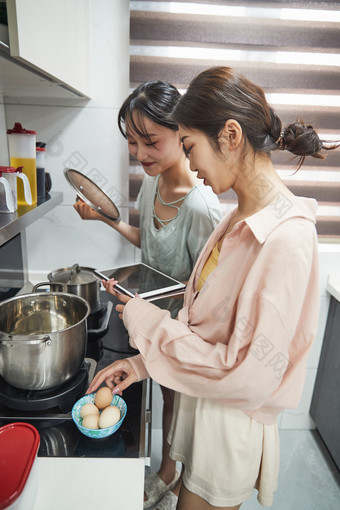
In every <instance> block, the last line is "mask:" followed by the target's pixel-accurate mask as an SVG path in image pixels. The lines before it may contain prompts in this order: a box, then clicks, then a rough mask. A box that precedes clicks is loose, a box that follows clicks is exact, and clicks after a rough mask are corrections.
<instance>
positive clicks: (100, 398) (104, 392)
mask: <svg viewBox="0 0 340 510" xmlns="http://www.w3.org/2000/svg"><path fill="white" fill-rule="evenodd" d="M111 402H112V392H111V390H110V388H109V387H108V386H103V387H102V388H99V390H98V391H97V393H96V396H95V398H94V403H95V404H96V406H97V407H98V409H104V407H107V406H109V405H110V404H111Z"/></svg>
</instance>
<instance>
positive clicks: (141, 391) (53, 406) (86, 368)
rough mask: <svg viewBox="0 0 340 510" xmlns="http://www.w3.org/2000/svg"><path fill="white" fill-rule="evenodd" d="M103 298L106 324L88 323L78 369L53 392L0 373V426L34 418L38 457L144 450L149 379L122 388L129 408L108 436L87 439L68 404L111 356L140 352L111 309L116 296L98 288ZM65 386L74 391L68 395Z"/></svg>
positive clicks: (133, 453)
mask: <svg viewBox="0 0 340 510" xmlns="http://www.w3.org/2000/svg"><path fill="white" fill-rule="evenodd" d="M101 301H102V303H103V304H104V305H105V306H103V309H105V310H106V309H107V308H108V309H109V312H110V316H109V318H108V317H107V318H105V317H104V315H103V318H102V320H103V321H104V323H105V324H104V326H102V325H101V324H99V327H98V325H96V326H94V325H92V326H93V327H92V332H91V329H90V330H89V335H88V347H87V352H86V358H85V361H84V364H83V365H82V367H81V370H80V373H79V374H77V376H76V377H75V378H74V379H72V380H71V381H69V382H68V383H67V384H65V385H63V386H62V387H59V388H57V389H56V393H55V394H53V391H51V390H48V391H47V390H46V391H42V392H23V391H22V390H17V391H16V390H15V388H13V387H10V388H8V385H7V383H6V382H5V381H3V379H1V378H0V426H2V425H6V424H8V423H13V422H18V421H24V422H28V423H32V425H34V426H35V427H36V428H37V429H38V431H39V434H40V448H39V451H38V455H39V456H41V457H46V456H55V457H132V458H136V457H140V456H144V455H145V451H144V448H145V406H146V388H147V384H149V381H144V382H140V383H136V384H133V385H132V386H130V388H128V389H127V390H125V391H124V394H123V398H124V400H125V401H126V404H127V414H126V417H125V420H124V422H123V424H122V425H121V427H120V428H119V430H118V431H117V432H116V433H115V434H113V435H112V436H110V437H108V438H104V439H90V438H88V437H86V436H84V435H83V434H81V432H80V431H79V430H78V429H77V427H76V426H75V424H74V423H73V420H72V416H71V409H72V406H73V404H74V402H76V400H78V398H80V397H81V396H82V395H84V394H85V392H86V389H87V387H88V382H89V379H90V380H91V379H92V377H93V375H94V374H95V373H97V372H98V371H99V370H101V369H102V368H104V367H106V366H108V365H110V364H111V363H112V362H113V361H116V360H118V359H122V358H125V357H129V356H133V355H135V354H137V353H138V351H136V350H135V349H132V348H131V347H130V345H129V343H128V334H127V331H126V329H125V327H124V325H123V323H122V321H121V320H120V319H119V317H118V314H117V312H116V311H115V306H116V304H117V300H116V299H115V298H114V297H113V296H110V295H108V294H107V293H106V292H101ZM68 386H71V387H72V388H73V390H72V391H73V392H75V393H72V394H71V396H70V394H69V393H68ZM74 388H75V389H74ZM26 393H27V394H26ZM32 393H33V394H32ZM39 394H40V395H39ZM39 398H40V399H41V400H48V401H49V404H50V405H48V406H47V408H45V406H44V405H42V404H41V403H39ZM16 399H18V400H19V401H20V404H19V405H16V403H15V402H16ZM30 400H31V402H30Z"/></svg>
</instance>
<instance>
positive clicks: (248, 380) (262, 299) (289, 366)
mask: <svg viewBox="0 0 340 510" xmlns="http://www.w3.org/2000/svg"><path fill="white" fill-rule="evenodd" d="M316 208H317V203H316V201H315V200H312V199H307V198H301V197H295V198H293V199H291V198H290V197H289V199H288V198H287V197H285V196H283V195H280V196H278V197H277V200H276V201H275V202H273V203H271V204H270V205H268V206H267V207H266V208H264V209H262V210H261V211H259V212H258V213H256V214H254V215H253V216H250V217H248V218H247V219H246V220H244V221H241V222H239V223H237V224H236V225H235V226H234V228H233V229H232V231H231V232H230V233H229V234H228V235H227V236H226V237H225V239H224V241H223V244H222V247H221V251H220V256H219V260H218V265H217V267H216V269H215V270H214V271H213V272H212V273H211V274H210V275H209V277H208V278H207V280H206V282H205V284H204V286H203V288H202V290H201V291H200V292H199V293H198V292H197V291H196V284H197V281H198V278H199V275H200V273H201V270H202V268H203V265H204V263H205V261H206V259H207V257H208V256H209V254H210V252H211V250H212V249H213V247H214V245H215V244H216V242H217V241H218V240H219V239H220V238H221V237H222V235H223V234H224V232H225V230H226V228H227V226H228V224H229V221H230V217H231V214H232V213H230V214H228V215H227V216H226V217H225V218H224V219H223V220H222V221H221V223H220V224H219V225H218V226H217V227H216V229H215V230H214V232H213V234H212V235H211V237H210V238H209V240H208V241H207V243H206V245H205V247H204V249H203V250H202V253H201V255H200V257H199V259H198V261H197V263H196V265H195V268H194V270H193V273H192V275H191V278H190V280H189V283H188V286H187V289H186V294H185V299H184V307H183V309H182V310H181V311H180V312H179V316H178V320H175V319H171V317H170V314H169V312H167V311H165V310H161V309H159V308H158V307H157V306H155V305H153V304H152V303H148V302H146V301H144V300H143V299H140V298H135V299H132V300H130V301H129V303H128V304H127V305H126V306H125V309H124V313H123V320H124V324H125V326H126V328H127V330H128V332H129V335H130V344H131V345H132V346H133V347H135V348H137V349H139V351H140V354H139V355H138V356H136V357H133V358H130V361H131V363H132V365H133V367H134V368H135V370H136V372H137V375H138V378H139V380H141V379H143V378H146V377H148V376H150V377H152V378H153V379H155V380H156V381H157V382H159V383H160V384H162V385H163V386H166V387H169V388H172V389H174V390H176V391H179V392H182V393H186V394H188V395H191V396H195V397H202V398H212V399H215V400H218V401H221V402H224V403H225V404H226V405H228V406H233V407H237V408H239V409H241V410H243V411H244V412H245V413H247V414H248V415H249V416H251V417H253V418H255V419H256V420H258V421H260V422H262V423H265V424H271V423H274V422H275V419H276V416H277V415H278V414H279V413H280V412H281V411H282V410H283V409H286V408H294V407H296V406H297V405H298V401H299V398H300V396H301V392H302V388H303V383H304V379H305V372H306V363H307V354H308V352H309V350H310V347H311V344H312V342H313V339H314V337H315V333H316V327H317V322H318V309H319V289H318V279H319V278H318V250H317V236H316V230H315V216H316Z"/></svg>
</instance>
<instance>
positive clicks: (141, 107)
mask: <svg viewBox="0 0 340 510" xmlns="http://www.w3.org/2000/svg"><path fill="white" fill-rule="evenodd" d="M179 97H180V93H179V92H178V90H177V89H176V87H174V86H173V85H171V83H168V82H165V81H146V82H144V83H141V84H140V85H139V86H138V87H137V88H136V89H135V90H134V91H133V92H132V93H131V94H130V95H129V97H127V99H125V101H124V103H123V104H122V106H121V108H120V110H119V113H118V127H119V130H120V132H121V133H122V135H123V136H124V138H127V135H126V130H127V129H130V130H132V131H134V132H135V133H137V134H138V135H139V136H142V137H144V138H146V139H148V140H149V136H148V133H147V130H146V128H145V126H144V121H143V118H144V117H147V118H148V119H150V120H151V121H153V122H155V123H156V124H160V125H161V126H164V127H166V128H168V129H171V130H172V131H178V124H177V123H176V122H175V121H174V120H172V119H171V118H170V114H171V112H172V110H173V109H174V106H175V105H176V103H177V101H178V99H179ZM133 114H134V115H133ZM149 141H150V140H149Z"/></svg>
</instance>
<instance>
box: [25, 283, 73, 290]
mask: <svg viewBox="0 0 340 510" xmlns="http://www.w3.org/2000/svg"><path fill="white" fill-rule="evenodd" d="M45 285H49V286H50V290H51V286H52V285H56V286H58V287H59V288H60V290H61V292H67V285H66V284H63V283H61V282H40V283H37V284H36V285H34V287H33V289H32V292H37V289H39V287H45Z"/></svg>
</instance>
